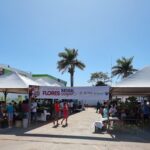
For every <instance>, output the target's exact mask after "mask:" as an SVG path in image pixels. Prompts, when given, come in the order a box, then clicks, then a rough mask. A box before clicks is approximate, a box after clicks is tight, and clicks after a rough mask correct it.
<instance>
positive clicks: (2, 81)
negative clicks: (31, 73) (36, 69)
mask: <svg viewBox="0 0 150 150" xmlns="http://www.w3.org/2000/svg"><path fill="white" fill-rule="evenodd" d="M29 85H39V84H38V83H37V82H35V81H33V80H32V79H31V78H28V77H26V76H23V75H20V74H18V73H16V72H12V73H10V74H5V75H1V76H0V92H3V93H4V95H5V100H6V96H7V93H20V94H27V93H28V88H29Z"/></svg>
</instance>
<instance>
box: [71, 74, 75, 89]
mask: <svg viewBox="0 0 150 150" xmlns="http://www.w3.org/2000/svg"><path fill="white" fill-rule="evenodd" d="M73 77H74V73H70V86H71V87H73V81H74V80H73Z"/></svg>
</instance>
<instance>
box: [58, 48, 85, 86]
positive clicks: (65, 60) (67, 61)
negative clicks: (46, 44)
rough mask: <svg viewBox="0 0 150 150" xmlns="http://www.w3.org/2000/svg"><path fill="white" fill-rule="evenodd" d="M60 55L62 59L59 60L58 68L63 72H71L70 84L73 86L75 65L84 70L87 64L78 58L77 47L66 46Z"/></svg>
mask: <svg viewBox="0 0 150 150" xmlns="http://www.w3.org/2000/svg"><path fill="white" fill-rule="evenodd" d="M58 56H59V57H60V58H61V60H60V61H58V62H57V64H58V66H57V68H58V70H59V71H62V73H64V72H65V71H68V72H69V73H70V83H71V84H70V85H71V87H73V85H74V72H75V67H77V68H79V69H81V70H83V69H84V68H85V64H84V63H82V62H81V61H79V60H78V59H77V56H78V50H76V49H70V48H69V49H68V48H65V51H64V52H60V53H59V54H58Z"/></svg>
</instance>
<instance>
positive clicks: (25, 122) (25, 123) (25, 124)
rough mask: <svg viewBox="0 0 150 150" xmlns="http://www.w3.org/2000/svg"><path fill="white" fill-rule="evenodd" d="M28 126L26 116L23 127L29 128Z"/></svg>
mask: <svg viewBox="0 0 150 150" xmlns="http://www.w3.org/2000/svg"><path fill="white" fill-rule="evenodd" d="M27 127H28V119H27V118H24V119H23V128H27Z"/></svg>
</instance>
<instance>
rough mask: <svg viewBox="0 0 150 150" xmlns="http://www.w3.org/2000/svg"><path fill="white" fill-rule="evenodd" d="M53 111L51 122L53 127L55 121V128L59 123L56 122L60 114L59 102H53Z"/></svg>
mask: <svg viewBox="0 0 150 150" xmlns="http://www.w3.org/2000/svg"><path fill="white" fill-rule="evenodd" d="M54 110H55V112H54V113H55V114H54V121H53V124H54V126H55V121H56V123H57V124H56V126H58V125H59V122H58V119H59V114H60V105H59V102H58V101H55V103H54Z"/></svg>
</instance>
